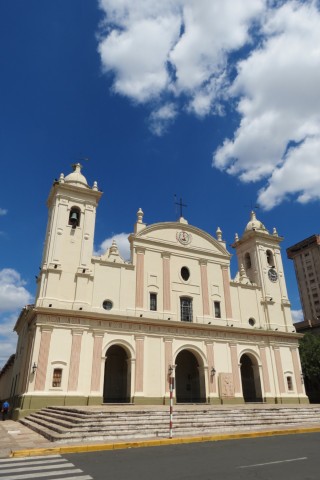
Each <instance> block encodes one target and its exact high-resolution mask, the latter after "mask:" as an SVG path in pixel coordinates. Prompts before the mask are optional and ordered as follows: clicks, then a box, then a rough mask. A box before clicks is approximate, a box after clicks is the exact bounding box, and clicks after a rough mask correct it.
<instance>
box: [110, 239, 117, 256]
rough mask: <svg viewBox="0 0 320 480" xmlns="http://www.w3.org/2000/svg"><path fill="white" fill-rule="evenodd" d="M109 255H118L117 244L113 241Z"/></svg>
mask: <svg viewBox="0 0 320 480" xmlns="http://www.w3.org/2000/svg"><path fill="white" fill-rule="evenodd" d="M110 254H113V255H119V251H118V245H117V242H116V241H115V240H114V239H113V240H112V245H111V247H110Z"/></svg>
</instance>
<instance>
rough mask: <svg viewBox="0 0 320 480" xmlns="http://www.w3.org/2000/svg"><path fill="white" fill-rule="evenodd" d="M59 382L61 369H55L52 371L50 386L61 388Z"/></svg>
mask: <svg viewBox="0 0 320 480" xmlns="http://www.w3.org/2000/svg"><path fill="white" fill-rule="evenodd" d="M61 380H62V368H55V369H54V370H53V377H52V386H53V387H61Z"/></svg>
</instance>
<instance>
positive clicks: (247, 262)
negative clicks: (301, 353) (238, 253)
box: [244, 253, 251, 269]
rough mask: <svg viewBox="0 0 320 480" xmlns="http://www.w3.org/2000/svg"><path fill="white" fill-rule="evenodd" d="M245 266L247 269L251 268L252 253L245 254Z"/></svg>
mask: <svg viewBox="0 0 320 480" xmlns="http://www.w3.org/2000/svg"><path fill="white" fill-rule="evenodd" d="M244 266H245V268H246V269H249V268H251V257H250V253H246V254H245V256H244Z"/></svg>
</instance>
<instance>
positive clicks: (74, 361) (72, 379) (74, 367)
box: [68, 330, 83, 391]
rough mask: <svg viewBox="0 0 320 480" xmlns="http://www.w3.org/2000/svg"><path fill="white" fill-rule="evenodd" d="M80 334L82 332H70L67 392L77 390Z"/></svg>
mask: <svg viewBox="0 0 320 480" xmlns="http://www.w3.org/2000/svg"><path fill="white" fill-rule="evenodd" d="M82 334H83V330H73V331H72V344H71V353H70V366H69V379H68V391H76V390H77V389H78V379H79V368H80V354H81V341H82Z"/></svg>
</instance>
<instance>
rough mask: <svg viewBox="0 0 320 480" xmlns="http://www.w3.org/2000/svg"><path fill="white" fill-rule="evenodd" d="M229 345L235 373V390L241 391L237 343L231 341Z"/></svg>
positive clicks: (233, 373)
mask: <svg viewBox="0 0 320 480" xmlns="http://www.w3.org/2000/svg"><path fill="white" fill-rule="evenodd" d="M229 346H230V354H231V366H232V375H233V383H234V392H235V393H241V388H240V374H239V364H238V354H237V345H236V344H231V343H230V344H229Z"/></svg>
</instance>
